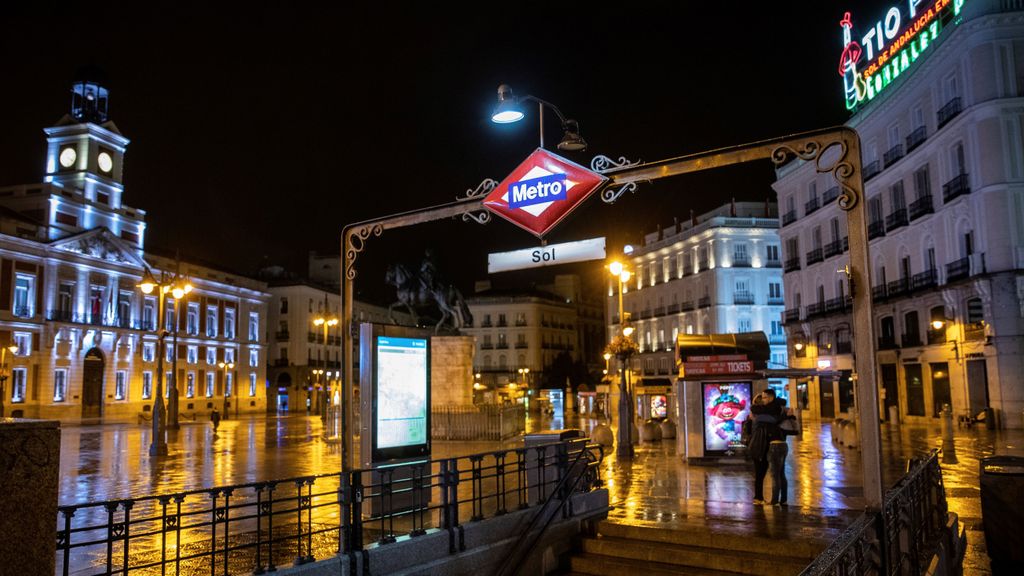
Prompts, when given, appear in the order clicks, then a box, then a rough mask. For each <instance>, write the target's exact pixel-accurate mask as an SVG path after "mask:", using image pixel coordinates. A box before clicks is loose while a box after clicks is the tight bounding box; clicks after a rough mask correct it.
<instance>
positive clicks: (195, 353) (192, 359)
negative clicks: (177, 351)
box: [185, 346, 199, 364]
mask: <svg viewBox="0 0 1024 576" xmlns="http://www.w3.org/2000/svg"><path fill="white" fill-rule="evenodd" d="M185 361H186V362H188V363H189V364H196V363H198V362H199V347H198V346H189V347H188V348H187V352H186V360H185Z"/></svg>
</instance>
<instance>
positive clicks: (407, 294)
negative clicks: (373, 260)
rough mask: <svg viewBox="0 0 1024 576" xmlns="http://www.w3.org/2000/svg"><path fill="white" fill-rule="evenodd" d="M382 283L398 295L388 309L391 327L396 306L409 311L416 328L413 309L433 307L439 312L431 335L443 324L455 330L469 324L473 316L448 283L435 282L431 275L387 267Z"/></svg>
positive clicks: (400, 265)
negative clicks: (390, 287)
mask: <svg viewBox="0 0 1024 576" xmlns="http://www.w3.org/2000/svg"><path fill="white" fill-rule="evenodd" d="M424 268H426V266H425V267H424ZM384 280H385V281H386V282H387V283H388V284H390V285H391V286H394V287H395V292H396V293H397V295H398V301H397V302H394V303H393V304H391V306H388V317H389V318H390V319H391V323H392V324H397V322H396V321H395V318H394V310H395V308H396V307H398V306H404V307H405V309H406V310H408V311H409V315H411V316H412V320H413V324H415V325H417V326H418V325H419V316H418V315H417V313H416V311H417V309H420V308H426V307H433V306H436V307H437V309H438V310H440V311H441V319H440V320H438V321H437V324H436V325H435V326H434V333H435V334H437V333H438V332H440V331H441V327H442V326H444V325H445V324H446V323H448V324H449V325H450V326H451V327H452V328H453V329H455V330H458V329H459V328H462V327H463V326H469V325H471V324H472V323H473V315H472V314H471V313H470V311H469V306H467V305H466V301H465V300H463V298H462V293H461V292H459V290H458V289H457V288H455V287H454V286H452V285H450V284H448V285H446V284H443V283H441V282H438V281H437V280H436V278H434V274H416V273H415V272H413V271H412V270H410V269H409V268H408V267H407V266H405V265H404V264H391V265H389V266H388V270H387V273H386V274H385V276H384Z"/></svg>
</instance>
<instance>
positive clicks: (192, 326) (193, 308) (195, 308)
mask: <svg viewBox="0 0 1024 576" xmlns="http://www.w3.org/2000/svg"><path fill="white" fill-rule="evenodd" d="M185 332H187V333H188V334H191V335H193V336H195V335H196V334H199V304H197V303H195V302H189V304H188V318H187V322H186V323H185Z"/></svg>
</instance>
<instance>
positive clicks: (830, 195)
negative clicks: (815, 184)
mask: <svg viewBox="0 0 1024 576" xmlns="http://www.w3.org/2000/svg"><path fill="white" fill-rule="evenodd" d="M836 198H839V186H833V187H831V188H829V189H828V190H825V193H824V194H822V195H821V207H822V208H824V207H825V206H828V205H829V204H830V203H831V202H833V201H834V200H835V199H836Z"/></svg>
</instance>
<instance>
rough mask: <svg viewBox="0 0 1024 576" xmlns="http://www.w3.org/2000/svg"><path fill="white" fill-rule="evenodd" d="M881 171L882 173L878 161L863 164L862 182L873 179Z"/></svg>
mask: <svg viewBox="0 0 1024 576" xmlns="http://www.w3.org/2000/svg"><path fill="white" fill-rule="evenodd" d="M881 171H882V166H881V164H879V162H878V160H875V161H874V162H869V163H868V164H865V165H864V181H865V182H866V181H868V180H870V179H872V178H874V177H875V176H878V174H879V173H880V172H881Z"/></svg>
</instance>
